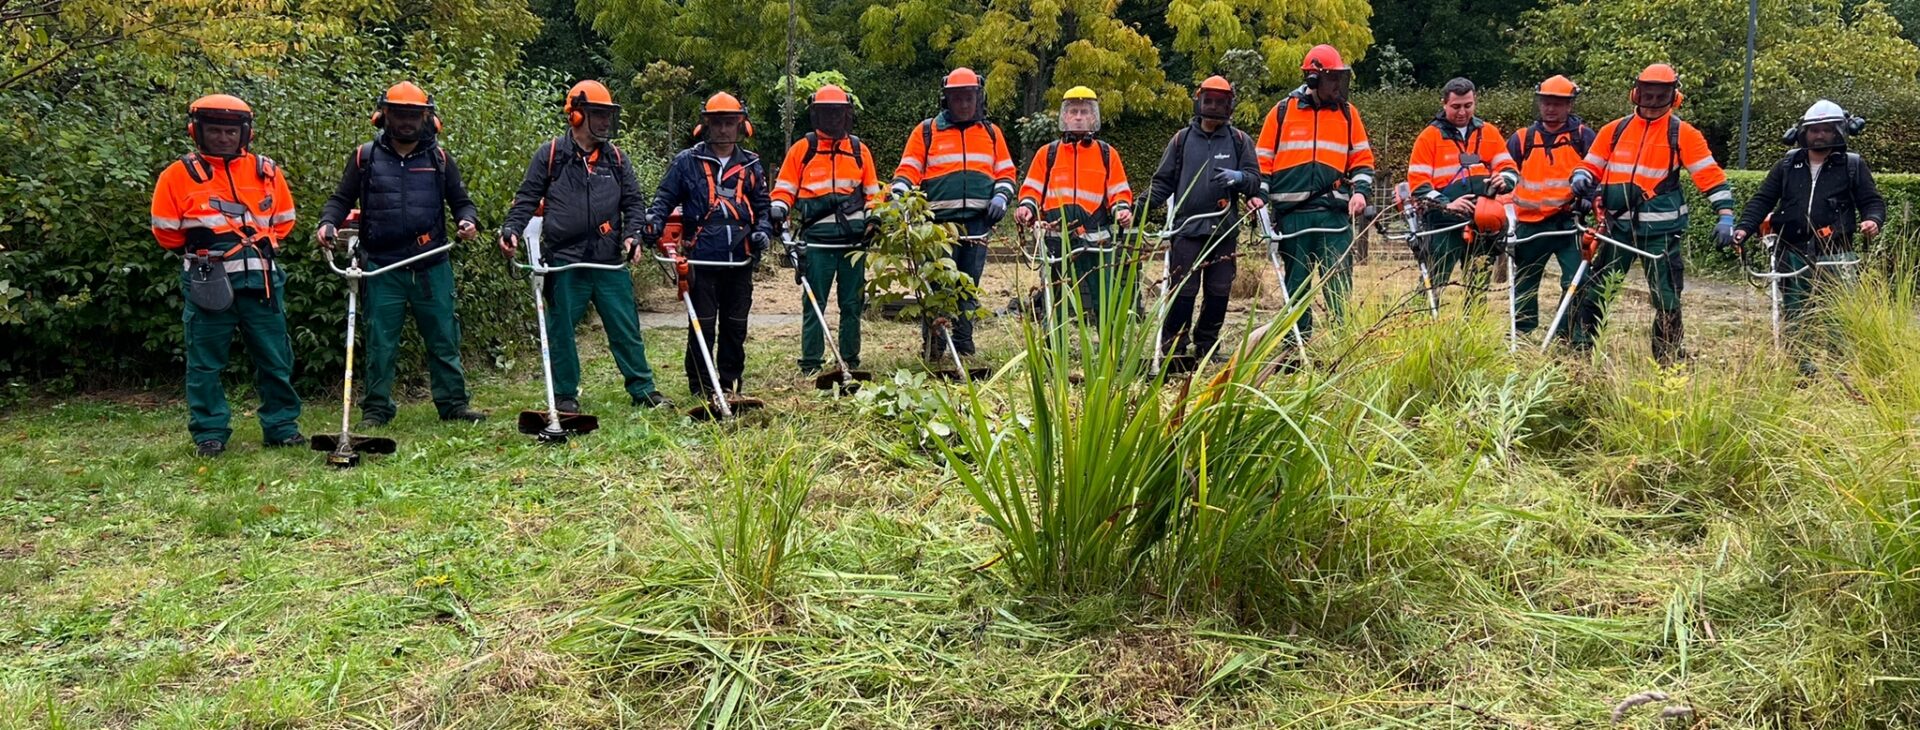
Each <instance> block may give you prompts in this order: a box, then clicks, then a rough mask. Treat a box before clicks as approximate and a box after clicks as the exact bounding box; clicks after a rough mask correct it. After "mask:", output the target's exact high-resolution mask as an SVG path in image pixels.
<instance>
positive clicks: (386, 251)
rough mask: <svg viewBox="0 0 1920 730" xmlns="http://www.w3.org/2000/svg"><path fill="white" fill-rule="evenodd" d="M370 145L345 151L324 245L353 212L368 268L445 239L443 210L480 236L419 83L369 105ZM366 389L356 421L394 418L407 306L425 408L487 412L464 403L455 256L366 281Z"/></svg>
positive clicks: (322, 233) (447, 414)
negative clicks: (421, 349)
mask: <svg viewBox="0 0 1920 730" xmlns="http://www.w3.org/2000/svg"><path fill="white" fill-rule="evenodd" d="M373 126H374V127H375V128H378V129H379V130H380V133H379V134H378V135H376V136H375V137H374V139H373V141H371V142H366V143H364V144H361V145H360V146H359V147H356V148H354V150H353V154H350V155H348V156H347V164H346V169H345V170H343V171H342V172H341V173H340V184H339V185H336V186H334V190H333V195H332V196H331V197H329V198H327V204H326V206H325V207H323V208H321V210H320V227H319V230H318V232H317V234H316V235H315V238H316V239H318V241H319V243H320V245H321V246H322V247H325V248H327V249H329V250H331V249H332V248H334V246H336V245H338V241H339V237H340V228H339V227H340V224H341V222H343V221H345V220H346V218H347V213H348V212H349V211H351V210H353V209H355V208H358V209H360V250H361V252H363V253H364V254H365V256H366V263H367V265H368V268H369V269H378V268H383V267H385V266H387V265H389V264H393V263H397V262H399V261H401V260H403V259H407V258H410V257H412V256H414V255H416V254H419V253H423V252H425V251H428V250H430V249H434V248H439V247H441V246H444V245H446V243H447V213H448V212H449V211H451V212H452V213H453V219H454V220H455V221H457V222H456V223H455V226H454V229H455V232H456V234H457V235H459V237H460V240H463V241H471V240H473V239H474V238H476V237H478V236H479V235H480V217H479V211H478V210H476V209H475V208H474V206H473V198H471V197H469V196H468V195H467V186H466V183H464V182H462V181H461V179H460V166H459V165H457V164H455V163H454V161H453V155H452V154H451V153H449V152H448V151H447V148H445V147H442V146H440V143H439V131H440V116H439V114H438V112H437V110H436V109H435V108H434V104H433V99H432V98H431V97H429V96H427V93H426V92H425V91H422V90H421V89H420V87H419V86H416V85H414V84H413V82H410V81H402V82H400V83H397V84H394V85H393V86H392V87H390V88H388V89H387V90H386V92H385V93H383V94H381V95H380V99H379V101H377V102H375V103H374V107H373ZM365 286H366V299H367V304H366V312H367V329H366V332H367V359H366V363H367V387H366V390H365V392H363V393H362V395H361V397H360V414H361V421H360V425H361V426H362V427H365V428H377V427H380V426H384V425H386V424H387V422H388V421H391V420H393V416H394V405H393V364H394V360H395V358H396V356H397V355H398V354H399V352H400V333H401V329H402V328H403V327H405V326H406V318H407V312H408V310H412V312H413V322H414V326H415V327H416V328H417V329H419V330H420V339H421V340H422V341H424V342H425V344H426V349H427V375H428V381H429V382H430V383H431V384H432V388H433V405H434V408H435V409H436V410H438V411H439V414H440V420H442V421H464V422H468V423H478V422H480V421H481V420H482V419H485V418H486V417H487V414H485V413H483V412H481V411H478V410H475V409H474V408H473V407H472V406H471V405H469V404H468V397H467V379H466V375H465V373H464V372H463V371H462V369H461V367H460V319H459V317H457V316H456V315H455V314H454V308H453V299H454V298H453V262H452V260H451V259H450V258H448V256H447V255H446V254H440V255H437V256H434V257H432V258H429V259H426V260H424V261H419V262H415V263H414V264H412V265H409V266H408V267H407V270H406V271H400V272H392V273H388V274H386V275H384V276H376V277H373V278H370V279H366V280H365Z"/></svg>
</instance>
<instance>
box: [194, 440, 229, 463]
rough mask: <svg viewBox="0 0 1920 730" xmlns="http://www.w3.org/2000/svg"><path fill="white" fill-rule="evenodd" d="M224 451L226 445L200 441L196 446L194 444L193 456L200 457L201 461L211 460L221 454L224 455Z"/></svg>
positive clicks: (217, 442)
mask: <svg viewBox="0 0 1920 730" xmlns="http://www.w3.org/2000/svg"><path fill="white" fill-rule="evenodd" d="M226 450H227V445H226V444H223V443H220V442H219V441H214V440H211V439H209V440H206V441H202V442H200V443H198V444H194V447H193V455H194V456H198V457H201V458H203V459H211V458H213V457H216V456H219V455H220V454H222V453H225V452H226Z"/></svg>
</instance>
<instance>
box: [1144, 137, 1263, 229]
mask: <svg viewBox="0 0 1920 730" xmlns="http://www.w3.org/2000/svg"><path fill="white" fill-rule="evenodd" d="M1222 168H1225V169H1237V170H1239V171H1241V172H1243V173H1246V180H1245V183H1244V184H1242V185H1238V186H1233V187H1222V186H1219V185H1215V184H1214V182H1213V174H1214V172H1215V171H1216V170H1219V169H1222ZM1265 184H1266V183H1265V182H1264V181H1262V180H1261V176H1260V158H1259V156H1258V155H1257V154H1255V152H1254V150H1253V138H1252V137H1249V136H1247V133H1246V132H1242V131H1240V130H1239V129H1238V128H1235V127H1234V126H1233V125H1232V124H1224V125H1221V127H1220V128H1219V129H1217V130H1214V131H1213V132H1212V133H1208V132H1207V131H1206V130H1205V129H1203V128H1202V127H1201V126H1200V120H1199V119H1194V120H1193V121H1192V122H1189V123H1188V124H1187V127H1186V128H1185V129H1182V130H1180V131H1178V132H1175V133H1174V135H1173V139H1171V140H1168V141H1167V149H1166V151H1164V152H1162V153H1161V154H1160V167H1159V168H1158V169H1156V170H1154V171H1153V185H1152V187H1151V188H1150V189H1149V191H1148V194H1147V201H1146V202H1145V203H1143V204H1142V205H1141V206H1140V207H1139V213H1140V214H1142V215H1146V214H1155V215H1163V214H1164V210H1165V208H1166V201H1168V200H1173V201H1175V204H1174V214H1173V219H1174V221H1175V222H1181V221H1185V222H1184V223H1181V225H1180V231H1179V233H1177V234H1176V235H1178V236H1180V237H1182V238H1207V237H1210V236H1212V235H1213V232H1214V230H1215V228H1216V227H1217V226H1219V225H1221V224H1223V223H1224V224H1227V225H1229V226H1231V230H1232V231H1238V230H1239V228H1240V221H1241V219H1242V218H1243V217H1244V214H1243V213H1242V212H1241V211H1242V210H1243V206H1242V203H1243V202H1244V201H1245V200H1246V199H1247V198H1249V197H1253V196H1256V195H1260V196H1264V195H1265V192H1264V191H1263V190H1261V188H1263V187H1265ZM1223 200H1224V201H1226V203H1227V205H1228V206H1229V208H1230V209H1231V210H1230V211H1229V212H1228V213H1227V214H1226V215H1223V216H1217V217H1213V218H1201V219H1197V220H1195V219H1193V216H1195V215H1202V214H1206V213H1212V212H1214V211H1217V210H1220V204H1221V201H1223ZM1231 236H1232V234H1231V233H1229V234H1228V236H1227V238H1231Z"/></svg>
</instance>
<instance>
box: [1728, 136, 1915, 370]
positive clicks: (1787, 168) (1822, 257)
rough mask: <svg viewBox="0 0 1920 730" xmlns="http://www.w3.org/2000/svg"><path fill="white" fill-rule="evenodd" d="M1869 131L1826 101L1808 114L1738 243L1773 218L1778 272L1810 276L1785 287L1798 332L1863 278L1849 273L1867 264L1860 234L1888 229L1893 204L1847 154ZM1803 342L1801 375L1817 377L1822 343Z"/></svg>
mask: <svg viewBox="0 0 1920 730" xmlns="http://www.w3.org/2000/svg"><path fill="white" fill-rule="evenodd" d="M1866 124H1867V121H1866V120H1865V119H1862V118H1860V117H1856V116H1853V115H1851V114H1848V113H1847V112H1846V110H1845V109H1842V108H1841V107H1840V105H1839V104H1835V103H1833V102H1831V101H1827V100H1826V99H1821V100H1820V101H1818V102H1815V103H1814V105H1813V106H1810V107H1808V108H1807V112H1806V113H1805V114H1802V115H1800V121H1799V123H1797V124H1795V125H1794V126H1793V129H1792V130H1790V131H1789V132H1788V133H1787V139H1786V142H1787V144H1788V145H1790V146H1792V147H1793V149H1790V150H1788V151H1787V154H1786V155H1785V156H1784V157H1782V158H1780V161H1779V162H1776V163H1774V165H1773V168H1772V169H1770V170H1768V171H1767V177H1766V179H1765V180H1763V181H1761V183H1760V189H1759V190H1757V191H1755V192H1754V194H1753V197H1751V198H1748V199H1747V205H1746V208H1745V209H1744V210H1742V211H1741V213H1740V222H1739V224H1738V225H1736V226H1734V229H1733V243H1734V245H1735V246H1743V245H1745V244H1746V243H1747V241H1748V240H1749V239H1751V238H1752V236H1753V235H1754V234H1755V233H1757V232H1758V231H1759V230H1760V224H1761V222H1762V221H1765V220H1767V219H1768V216H1772V220H1771V221H1770V223H1771V225H1772V228H1773V231H1774V233H1776V234H1778V235H1779V238H1778V240H1777V241H1776V242H1775V244H1774V251H1773V262H1772V270H1773V272H1775V273H1787V272H1793V271H1803V272H1804V273H1803V274H1801V275H1799V276H1793V277H1788V278H1785V279H1781V280H1780V298H1781V309H1782V314H1783V315H1784V318H1785V319H1786V321H1787V323H1788V324H1789V325H1793V326H1795V328H1796V329H1801V328H1804V326H1805V322H1806V316H1807V314H1808V313H1809V312H1810V311H1811V310H1812V309H1813V307H1812V304H1813V301H1814V297H1815V296H1816V295H1817V294H1819V293H1821V291H1822V290H1831V288H1832V287H1833V285H1834V284H1836V283H1838V282H1843V281H1847V280H1849V279H1850V278H1851V277H1852V276H1853V275H1855V274H1857V272H1855V271H1853V270H1852V267H1850V266H1849V265H1848V262H1855V261H1858V260H1859V254H1858V253H1856V252H1855V250H1854V245H1853V244H1854V234H1855V232H1856V231H1857V232H1858V233H1859V235H1860V236H1862V237H1865V238H1872V237H1873V236H1876V235H1878V234H1879V233H1880V227H1881V226H1882V225H1885V224H1886V220H1887V201H1886V200H1885V199H1884V198H1882V197H1880V189H1879V187H1878V186H1877V185H1875V184H1874V181H1873V170H1872V169H1871V168H1869V167H1868V165H1867V161H1866V159H1865V158H1863V157H1861V156H1860V155H1859V154H1858V153H1856V152H1852V151H1850V150H1848V149H1847V141H1848V140H1849V139H1850V138H1852V137H1853V136H1854V135H1856V134H1859V133H1860V131H1861V130H1862V129H1865V128H1866ZM1797 339H1800V340H1801V342H1800V343H1799V345H1798V347H1799V349H1800V350H1801V356H1800V358H1799V359H1800V372H1801V374H1803V375H1812V374H1814V372H1815V369H1816V368H1815V365H1814V363H1813V360H1812V358H1811V357H1810V356H1811V354H1812V349H1813V344H1814V343H1812V342H1808V341H1806V338H1804V337H1803V338H1797Z"/></svg>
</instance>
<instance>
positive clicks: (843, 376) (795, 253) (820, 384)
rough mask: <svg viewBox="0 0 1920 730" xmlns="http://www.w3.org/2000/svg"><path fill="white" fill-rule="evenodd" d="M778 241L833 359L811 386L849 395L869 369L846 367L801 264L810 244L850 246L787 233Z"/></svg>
mask: <svg viewBox="0 0 1920 730" xmlns="http://www.w3.org/2000/svg"><path fill="white" fill-rule="evenodd" d="M780 242H781V243H782V244H783V245H785V246H786V249H787V257H788V258H789V259H791V260H792V262H793V279H794V282H795V283H797V284H799V285H800V292H801V294H802V296H804V297H806V300H807V306H808V307H810V308H812V310H813V316H814V319H816V320H818V321H819V322H820V329H821V331H823V332H825V333H826V335H827V336H826V338H825V339H826V348H827V349H828V350H831V351H832V352H833V362H834V365H835V367H834V369H833V372H829V373H821V374H819V375H816V376H814V378H813V387H814V388H815V389H816V390H832V391H835V392H842V393H847V394H849V395H851V394H852V393H854V392H855V391H858V390H859V389H860V384H861V383H864V382H869V381H872V380H873V373H872V372H871V371H867V370H854V369H852V368H849V367H847V361H846V358H843V357H841V356H840V338H839V337H837V336H835V335H834V332H833V328H832V327H829V326H827V312H826V310H825V309H824V308H822V307H821V306H820V299H819V297H816V296H814V294H813V286H812V285H811V284H810V283H808V281H807V274H806V268H805V267H806V265H807V249H808V248H810V247H811V248H817V249H820V250H823V251H824V250H836V251H838V250H845V249H850V248H853V246H851V245H832V244H824V243H807V242H805V241H802V240H799V239H796V238H794V237H793V236H792V235H791V234H787V235H783V236H782V237H781V239H780ZM840 285H841V286H846V282H841V284H840Z"/></svg>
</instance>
